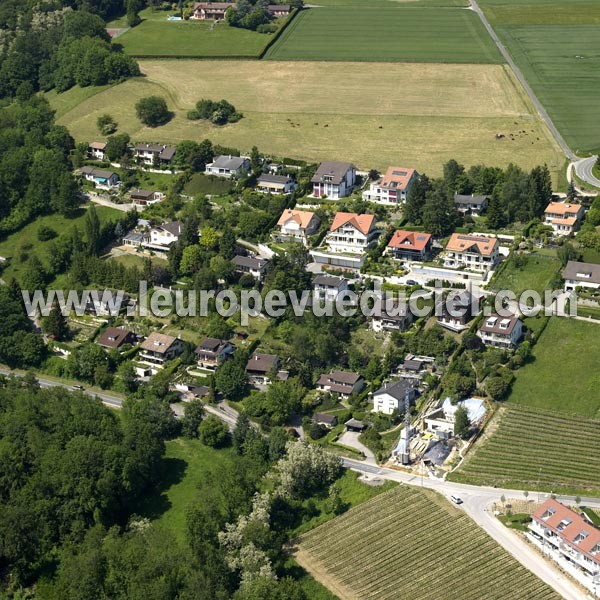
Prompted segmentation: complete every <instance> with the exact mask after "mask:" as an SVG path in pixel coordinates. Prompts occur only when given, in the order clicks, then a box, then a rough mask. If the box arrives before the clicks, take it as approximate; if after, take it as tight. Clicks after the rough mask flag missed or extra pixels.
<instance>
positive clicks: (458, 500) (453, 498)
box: [450, 496, 463, 504]
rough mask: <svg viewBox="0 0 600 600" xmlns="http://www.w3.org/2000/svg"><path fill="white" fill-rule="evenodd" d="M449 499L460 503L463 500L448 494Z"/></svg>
mask: <svg viewBox="0 0 600 600" xmlns="http://www.w3.org/2000/svg"><path fill="white" fill-rule="evenodd" d="M450 500H452V502H454V504H462V503H463V501H462V500H461V499H460V498H459V497H458V496H450Z"/></svg>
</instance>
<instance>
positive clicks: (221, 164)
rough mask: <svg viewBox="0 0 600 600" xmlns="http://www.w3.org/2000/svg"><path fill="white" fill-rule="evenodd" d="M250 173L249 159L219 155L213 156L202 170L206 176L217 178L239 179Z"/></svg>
mask: <svg viewBox="0 0 600 600" xmlns="http://www.w3.org/2000/svg"><path fill="white" fill-rule="evenodd" d="M248 171H250V159H248V158H244V157H242V156H231V154H229V155H223V154H222V155H220V156H215V158H213V161H212V162H211V163H208V164H207V165H206V167H205V169H204V172H205V173H206V174H207V175H216V176H217V177H225V178H226V179H231V178H232V177H234V178H235V177H240V176H242V175H245V174H246V173H248Z"/></svg>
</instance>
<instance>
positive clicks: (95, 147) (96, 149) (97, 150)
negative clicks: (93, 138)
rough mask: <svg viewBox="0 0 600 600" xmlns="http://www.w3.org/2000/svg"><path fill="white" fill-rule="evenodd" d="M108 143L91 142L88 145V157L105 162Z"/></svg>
mask: <svg viewBox="0 0 600 600" xmlns="http://www.w3.org/2000/svg"><path fill="white" fill-rule="evenodd" d="M105 150H106V142H90V143H89V145H88V156H89V157H90V158H91V159H92V160H104V159H105V158H106V152H105Z"/></svg>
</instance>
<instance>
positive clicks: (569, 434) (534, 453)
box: [448, 348, 600, 496]
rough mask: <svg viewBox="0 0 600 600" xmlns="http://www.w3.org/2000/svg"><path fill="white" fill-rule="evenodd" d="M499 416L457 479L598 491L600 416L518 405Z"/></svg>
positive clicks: (585, 492) (566, 375)
mask: <svg viewBox="0 0 600 600" xmlns="http://www.w3.org/2000/svg"><path fill="white" fill-rule="evenodd" d="M580 354H583V350H582V348H580ZM561 373H562V377H563V380H567V379H569V378H570V377H571V375H570V374H569V372H568V370H567V369H561ZM597 389H598V388H596V390H597ZM495 419H497V421H496V422H494V421H492V423H491V424H490V425H491V427H492V428H493V431H492V432H491V433H486V434H484V436H483V438H482V439H481V440H480V441H479V442H477V444H476V445H475V446H474V447H473V448H472V449H471V451H470V452H469V454H468V455H467V457H466V459H465V460H464V462H463V463H462V465H461V466H460V468H459V470H458V471H457V472H454V473H451V474H450V475H449V476H448V478H449V479H450V480H451V481H459V482H462V483H471V484H474V485H496V486H498V487H507V488H514V489H522V490H534V491H535V490H538V489H541V490H543V491H546V492H550V491H553V492H560V493H570V494H580V495H591V496H598V494H599V493H600V477H599V476H598V474H599V473H600V420H598V419H589V418H585V417H581V416H576V415H568V414H564V413H560V412H556V411H549V410H542V409H533V408H530V407H526V406H520V405H518V404H507V405H506V406H505V407H502V408H501V409H500V414H499V415H497V416H496V417H495ZM488 427H490V426H488ZM538 482H539V483H538Z"/></svg>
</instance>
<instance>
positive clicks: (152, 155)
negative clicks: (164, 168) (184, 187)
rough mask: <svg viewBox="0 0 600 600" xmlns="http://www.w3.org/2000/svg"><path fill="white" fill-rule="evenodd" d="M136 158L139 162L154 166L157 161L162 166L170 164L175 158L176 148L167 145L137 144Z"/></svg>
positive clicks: (135, 149)
mask: <svg viewBox="0 0 600 600" xmlns="http://www.w3.org/2000/svg"><path fill="white" fill-rule="evenodd" d="M134 151H135V158H136V159H137V160H138V162H140V163H142V164H145V165H148V166H150V167H151V166H153V165H154V164H155V161H158V162H159V163H160V164H170V163H171V161H172V160H173V157H174V156H175V146H167V145H166V144H136V145H135V148H134Z"/></svg>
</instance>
